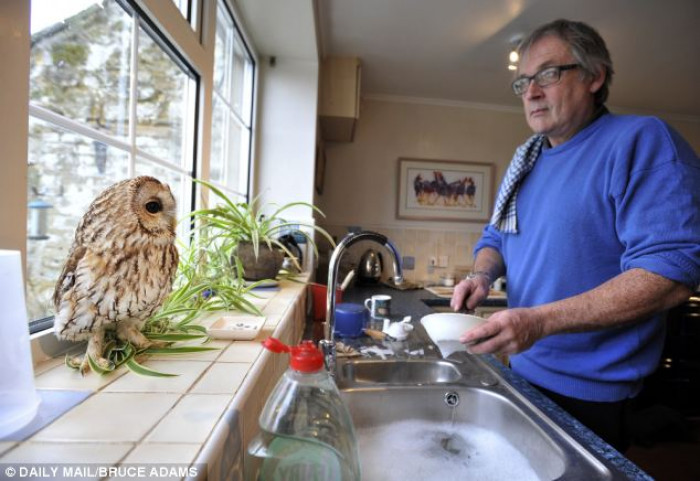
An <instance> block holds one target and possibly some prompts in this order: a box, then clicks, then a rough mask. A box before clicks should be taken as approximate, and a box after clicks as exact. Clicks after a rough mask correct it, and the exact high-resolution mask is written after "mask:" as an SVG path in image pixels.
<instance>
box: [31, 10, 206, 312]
mask: <svg viewBox="0 0 700 481" xmlns="http://www.w3.org/2000/svg"><path fill="white" fill-rule="evenodd" d="M183 3H188V2H183ZM31 22H32V32H31V33H32V38H31V43H32V46H31V60H30V110H29V112H30V119H29V139H28V142H29V146H28V147H29V154H28V162H29V170H28V195H29V202H30V203H29V214H28V240H27V244H28V245H27V308H28V312H29V318H30V320H33V319H40V318H44V317H47V316H49V315H52V313H53V306H52V305H51V296H52V294H53V288H54V284H55V282H56V279H57V278H58V276H59V274H60V270H61V268H62V264H63V262H64V260H65V258H66V255H67V253H68V250H69V249H70V246H71V244H72V241H73V234H74V231H75V228H76V226H77V224H78V222H79V220H80V218H81V217H82V215H83V213H84V212H85V211H86V209H87V207H88V205H89V204H90V202H92V200H93V199H94V198H95V197H96V196H97V194H99V193H100V192H101V191H102V190H104V189H105V188H106V187H107V186H109V185H111V184H113V183H115V182H117V181H119V180H122V179H124V178H127V177H133V176H135V175H143V174H147V175H153V176H156V177H158V178H159V179H160V180H162V181H164V182H167V183H168V184H169V185H170V188H171V189H172V191H173V194H174V195H175V197H176V199H177V201H178V206H179V209H180V213H181V215H182V216H184V215H185V214H186V213H187V212H189V211H190V210H191V209H192V207H193V206H192V193H191V188H192V181H191V177H192V176H193V175H194V173H195V170H196V169H195V163H194V152H195V149H194V143H195V118H196V116H195V112H196V98H197V95H196V89H197V83H198V77H197V75H195V73H194V71H193V70H192V69H191V68H190V67H189V66H188V65H186V64H185V62H184V61H183V60H182V59H181V58H180V57H178V55H177V52H175V51H174V49H172V48H171V47H169V46H168V45H167V44H166V42H165V41H163V39H162V38H161V37H160V35H159V34H158V33H157V32H156V31H155V29H154V28H153V27H152V26H151V24H150V23H149V22H148V19H146V18H145V17H143V16H142V15H141V13H140V12H139V11H138V10H137V9H135V8H133V7H132V6H131V5H130V4H129V3H127V2H126V1H118V0H104V1H98V2H96V1H94V0H73V1H71V2H55V1H54V0H32V18H31ZM49 206H50V208H48V207H49ZM47 213H48V220H46V217H47ZM181 234H184V232H182V233H181Z"/></svg>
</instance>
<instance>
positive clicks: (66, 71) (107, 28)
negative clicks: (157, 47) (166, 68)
mask: <svg viewBox="0 0 700 481" xmlns="http://www.w3.org/2000/svg"><path fill="white" fill-rule="evenodd" d="M31 21H32V47H31V55H30V57H31V58H30V69H31V70H30V72H31V73H30V100H31V102H32V103H34V104H35V105H40V106H42V107H45V108H47V109H50V110H52V111H54V112H56V113H58V114H60V115H63V116H65V117H68V118H71V119H74V120H78V121H80V122H83V123H85V124H87V125H89V126H91V127H93V128H94V129H97V130H100V131H104V132H108V133H110V134H111V135H114V136H116V137H118V138H121V139H126V138H127V136H128V133H129V127H128V113H129V78H130V76H131V71H130V62H131V60H130V59H131V18H130V16H129V14H128V13H127V12H125V11H124V10H123V9H122V8H121V7H120V6H119V5H117V3H116V2H115V1H114V0H105V1H104V2H102V3H101V4H95V2H94V1H84V0H74V1H72V2H56V1H54V0H32V16H31Z"/></svg>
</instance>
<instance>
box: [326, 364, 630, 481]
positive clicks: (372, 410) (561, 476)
mask: <svg viewBox="0 0 700 481" xmlns="http://www.w3.org/2000/svg"><path fill="white" fill-rule="evenodd" d="M336 382H337V383H338V386H339V388H340V390H341V395H342V397H343V399H344V401H345V402H346V403H347V405H348V407H349V410H350V414H351V416H352V418H353V421H354V424H355V427H356V429H357V430H358V431H361V430H362V429H363V428H367V427H376V426H381V425H386V424H388V423H392V422H396V421H403V420H407V419H415V420H423V421H429V422H431V423H445V422H451V421H452V420H453V421H454V422H456V423H467V424H469V425H472V426H476V427H478V428H483V429H486V430H489V431H493V432H496V433H499V434H500V435H501V436H503V437H504V438H505V439H506V440H507V441H508V442H509V443H510V444H511V445H512V446H513V447H515V448H516V449H517V450H518V451H520V453H521V454H522V455H523V456H524V457H525V458H526V459H527V460H528V462H529V464H530V466H531V467H532V468H533V470H534V471H535V473H536V475H537V477H538V478H539V479H542V480H565V479H571V480H586V481H589V480H590V481H592V480H617V479H627V477H626V476H625V475H624V474H623V473H622V472H621V471H619V470H618V469H617V468H616V467H615V466H614V465H612V464H611V463H609V462H608V461H606V460H605V459H603V458H602V457H601V456H598V455H597V454H594V453H592V452H589V451H587V450H586V449H585V448H584V447H583V446H581V444H579V443H578V442H577V441H576V440H575V439H573V438H572V437H571V436H569V435H568V434H567V433H566V432H564V430H562V428H560V427H559V426H558V425H557V424H555V423H554V422H553V421H551V420H550V419H549V418H548V417H547V416H545V415H544V414H543V413H542V412H541V411H540V410H539V409H538V408H536V407H535V406H534V405H533V404H531V403H530V402H529V401H528V400H527V399H525V398H524V397H523V396H522V395H521V394H520V393H518V392H517V391H516V390H515V389H513V388H512V387H510V386H509V385H508V384H507V382H505V380H504V379H503V378H502V377H501V376H500V375H499V373H498V372H496V371H495V370H494V369H492V368H491V367H490V366H488V364H487V363H485V362H484V361H483V360H481V359H479V358H478V357H475V356H470V355H467V354H466V353H458V354H455V355H453V356H452V357H451V358H450V360H443V359H435V360H425V359H424V360H405V361H396V360H393V361H378V360H369V361H368V360H344V361H343V362H341V363H339V366H338V370H337V377H336ZM362 452H363V447H362V445H360V453H361V456H362ZM401 455H402V456H411V453H408V452H402V453H401ZM460 475H462V476H464V478H462V477H459V476H460ZM458 477H459V479H470V478H469V473H468V472H467V471H465V472H464V473H454V478H452V479H458Z"/></svg>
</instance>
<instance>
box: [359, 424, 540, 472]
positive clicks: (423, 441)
mask: <svg viewBox="0 0 700 481" xmlns="http://www.w3.org/2000/svg"><path fill="white" fill-rule="evenodd" d="M357 441H358V445H359V447H360V463H361V468H362V479H363V481H393V480H396V481H404V480H410V479H420V480H421V481H429V480H440V481H444V480H446V479H459V480H460V481H462V480H478V481H491V480H493V481H502V480H504V479H517V480H518V481H530V480H532V481H536V480H539V478H538V476H537V474H536V473H535V471H534V470H533V469H532V467H531V466H530V463H529V462H528V460H527V459H526V458H525V457H524V456H523V455H522V454H521V453H520V452H519V451H518V450H517V449H516V448H515V447H514V446H513V445H511V444H510V443H509V442H508V441H507V440H506V439H505V438H504V437H502V436H501V435H499V434H497V433H495V432H493V431H490V430H487V429H484V428H481V427H478V426H474V425H471V424H466V423H458V424H455V425H454V426H452V424H451V423H449V422H445V423H435V422H428V421H421V420H408V421H399V422H396V423H391V424H386V425H382V426H377V427H368V428H360V429H358V430H357Z"/></svg>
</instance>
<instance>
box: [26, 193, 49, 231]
mask: <svg viewBox="0 0 700 481" xmlns="http://www.w3.org/2000/svg"><path fill="white" fill-rule="evenodd" d="M27 207H28V208H29V233H28V234H29V235H28V236H27V237H28V238H29V239H30V240H46V239H48V238H49V236H48V234H47V230H48V219H49V209H51V208H52V207H53V205H51V204H49V203H48V202H45V201H43V200H41V199H35V200H33V201H31V202H30V203H29V204H28V205H27Z"/></svg>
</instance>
